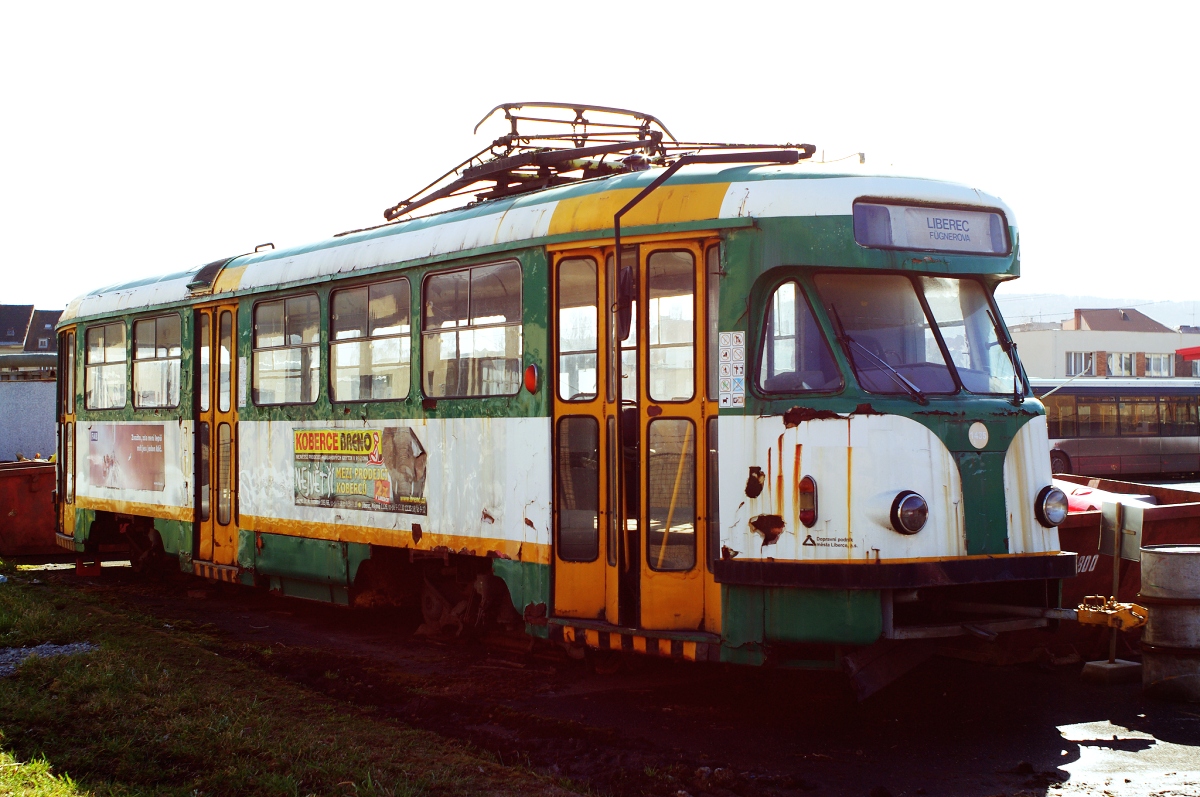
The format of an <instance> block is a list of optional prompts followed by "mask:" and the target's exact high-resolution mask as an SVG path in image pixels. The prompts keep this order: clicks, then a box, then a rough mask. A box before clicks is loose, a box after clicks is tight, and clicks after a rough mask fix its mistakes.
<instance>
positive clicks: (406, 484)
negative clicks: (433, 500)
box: [292, 426, 428, 515]
mask: <svg viewBox="0 0 1200 797" xmlns="http://www.w3.org/2000/svg"><path fill="white" fill-rule="evenodd" d="M292 456H293V470H294V471H295V504H296V506H319V507H326V508H331V509H364V510H369V511H375V512H401V513H404V514H409V515H425V514H428V505H427V503H426V500H425V468H426V459H427V455H426V453H425V447H424V446H423V445H422V444H421V441H420V439H419V438H418V437H417V433H416V432H415V431H413V430H412V429H410V428H409V427H407V426H400V427H396V426H389V427H388V428H386V429H296V430H294V431H293V437H292Z"/></svg>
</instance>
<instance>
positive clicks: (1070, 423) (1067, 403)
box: [1042, 393, 1076, 439]
mask: <svg viewBox="0 0 1200 797" xmlns="http://www.w3.org/2000/svg"><path fill="white" fill-rule="evenodd" d="M1042 403H1043V404H1044V405H1046V426H1047V428H1048V433H1049V435H1050V437H1051V438H1052V439H1059V438H1063V437H1075V436H1076V423H1075V397H1074V396H1071V395H1064V394H1062V393H1055V394H1054V395H1052V396H1046V397H1045V398H1043V399H1042Z"/></svg>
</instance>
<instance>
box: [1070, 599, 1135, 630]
mask: <svg viewBox="0 0 1200 797" xmlns="http://www.w3.org/2000/svg"><path fill="white" fill-rule="evenodd" d="M1148 617H1149V613H1148V612H1147V611H1146V609H1145V608H1144V607H1142V606H1138V605H1137V604H1136V603H1119V602H1117V601H1116V600H1114V599H1112V598H1106V597H1104V596H1103V595H1088V596H1087V597H1086V598H1084V599H1083V603H1081V604H1079V608H1078V609H1076V610H1075V619H1076V620H1077V621H1078V622H1079V623H1081V624H1083V625H1102V626H1106V627H1108V628H1115V629H1117V630H1118V631H1132V630H1133V629H1135V628H1141V627H1142V626H1144V625H1145V624H1146V620H1147V618H1148Z"/></svg>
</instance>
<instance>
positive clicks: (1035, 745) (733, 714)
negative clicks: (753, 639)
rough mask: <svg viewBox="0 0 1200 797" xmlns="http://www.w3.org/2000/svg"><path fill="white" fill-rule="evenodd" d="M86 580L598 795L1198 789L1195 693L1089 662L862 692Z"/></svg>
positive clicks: (285, 671) (408, 618)
mask: <svg viewBox="0 0 1200 797" xmlns="http://www.w3.org/2000/svg"><path fill="white" fill-rule="evenodd" d="M47 577H53V578H61V579H69V580H72V581H75V582H77V583H80V582H79V580H78V579H76V577H75V576H74V575H73V574H70V573H67V572H57V573H49V574H47ZM82 585H83V586H84V587H85V588H86V589H89V590H93V591H96V592H99V593H103V594H105V595H106V596H107V597H108V599H110V600H113V601H120V602H130V603H134V604H136V605H137V607H138V608H139V609H141V610H142V611H144V612H147V613H149V614H150V615H152V616H155V617H157V618H161V620H162V621H163V622H165V623H170V624H180V623H182V624H184V627H193V628H198V629H201V630H203V631H206V632H209V633H211V634H213V635H214V639H215V640H216V642H215V644H218V645H220V646H221V647H222V648H223V651H222V652H224V653H226V654H228V655H236V656H238V657H240V658H242V659H244V660H245V661H247V662H250V663H252V664H254V665H255V666H257V667H259V668H261V669H263V670H264V671H268V672H272V673H275V674H277V675H280V676H283V677H286V678H289V679H291V680H293V681H296V682H299V683H302V684H305V685H306V686H308V687H309V688H311V689H313V690H315V691H318V692H321V693H323V694H326V695H330V696H332V697H335V698H337V699H339V700H344V701H346V702H347V703H354V704H358V705H369V706H373V707H376V709H377V710H378V711H381V712H384V713H386V714H387V715H390V716H393V717H395V718H396V719H397V720H399V721H401V722H404V723H407V724H410V725H413V726H417V727H421V728H426V729H430V730H433V731H435V732H437V733H439V734H442V735H444V736H447V737H452V738H456V739H460V740H463V741H465V742H468V743H470V744H472V745H474V746H476V747H478V748H479V749H481V750H484V751H487V752H488V753H490V754H491V755H493V756H495V757H496V758H497V759H498V760H500V761H503V762H505V763H507V764H514V763H520V764H524V765H526V766H529V767H532V768H534V769H537V770H539V771H542V772H545V773H549V774H552V775H555V776H558V777H562V778H568V779H570V780H571V781H573V782H574V783H575V784H576V785H577V786H578V787H579V788H580V789H582V790H590V791H592V792H594V793H598V794H611V795H621V796H622V797H623V796H624V795H676V796H677V795H680V794H687V795H692V797H701V796H702V795H713V796H717V795H720V796H721V797H727V796H728V795H800V794H804V795H873V796H874V797H882V796H883V795H892V797H901V795H926V794H928V795H981V796H982V795H1010V796H1012V795H1018V794H1022V795H1043V794H1086V793H1100V792H1104V793H1108V794H1113V795H1126V794H1128V795H1133V794H1143V793H1144V794H1149V793H1154V794H1161V795H1164V797H1165V796H1166V795H1173V794H1180V795H1182V794H1197V793H1200V746H1198V745H1200V707H1196V706H1188V705H1184V704H1170V703H1161V702H1153V701H1149V700H1146V699H1145V698H1143V697H1142V695H1141V691H1140V687H1139V686H1138V685H1136V684H1134V685H1123V686H1115V687H1113V686H1107V687H1106V686H1099V685H1095V684H1089V683H1085V682H1083V681H1081V680H1080V678H1079V671H1080V665H1079V664H1077V663H1076V664H1072V665H1069V666H1053V665H1052V664H1049V663H1047V662H1042V663H1040V664H1025V665H1019V666H1009V667H998V666H989V665H985V664H978V663H972V662H966V661H958V660H949V659H939V658H935V659H933V660H931V661H930V662H928V663H927V664H925V665H923V666H922V667H921V668H919V669H918V670H916V671H915V672H913V673H912V674H910V675H908V676H906V677H905V678H904V679H902V680H901V681H899V682H897V683H896V684H893V685H892V686H889V687H888V688H887V689H885V690H884V691H883V692H881V693H880V694H879V695H877V696H876V697H874V698H872V699H870V700H868V701H867V702H865V703H862V704H859V703H857V702H856V701H855V700H854V698H853V696H852V694H851V691H850V689H849V687H848V685H847V684H846V682H845V681H844V680H843V679H842V678H841V676H839V675H837V674H835V673H804V672H796V671H788V670H764V669H751V668H741V667H734V666H728V665H715V664H697V663H688V662H674V661H668V660H660V659H651V658H646V657H639V656H636V655H632V654H631V655H622V654H606V655H604V656H589V657H588V658H587V659H585V660H582V661H577V660H574V659H571V658H569V657H567V656H566V655H565V653H564V652H562V651H561V650H559V649H557V648H554V647H551V646H549V645H548V644H545V643H532V642H531V640H529V639H528V638H526V637H508V636H500V635H493V636H487V637H469V636H463V637H459V638H455V637H439V638H429V637H424V636H419V635H416V630H417V628H418V626H419V624H420V618H419V616H418V615H417V614H416V613H413V612H404V611H399V610H384V609H371V610H361V609H355V610H349V609H342V608H338V607H331V606H325V605H320V604H313V603H308V602H304V601H299V600H293V599H285V598H277V597H274V596H272V595H269V594H268V593H266V592H263V591H260V590H252V589H250V588H246V587H237V586H232V585H224V584H221V585H217V584H208V583H205V582H199V581H197V580H193V579H189V578H186V577H180V578H168V579H165V580H153V581H150V582H147V581H139V580H137V579H136V577H134V576H133V574H131V573H130V572H129V571H128V570H124V569H120V568H106V569H105V571H104V572H103V574H102V575H101V576H99V577H96V578H91V579H84V580H82ZM1109 737H1112V738H1111V739H1110V738H1109ZM1118 737H1120V738H1118ZM1120 739H1128V740H1130V741H1127V742H1126V741H1120Z"/></svg>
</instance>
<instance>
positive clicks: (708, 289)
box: [704, 246, 721, 401]
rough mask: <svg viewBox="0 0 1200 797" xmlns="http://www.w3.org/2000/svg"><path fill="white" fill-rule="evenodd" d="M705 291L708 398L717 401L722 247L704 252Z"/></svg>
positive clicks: (718, 393)
mask: <svg viewBox="0 0 1200 797" xmlns="http://www.w3.org/2000/svg"><path fill="white" fill-rule="evenodd" d="M704 293H705V299H706V304H707V307H706V308H705V322H706V324H707V327H708V342H707V343H706V347H707V350H708V388H707V390H708V398H709V400H710V401H716V400H717V399H719V398H720V397H721V394H720V390H721V387H720V378H721V376H720V374H721V362H720V359H721V348H720V346H719V345H718V342H719V341H718V338H719V337H720V335H719V328H720V326H721V318H720V316H721V257H720V249H719V247H716V246H710V247H708V250H707V251H705V253H704Z"/></svg>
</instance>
